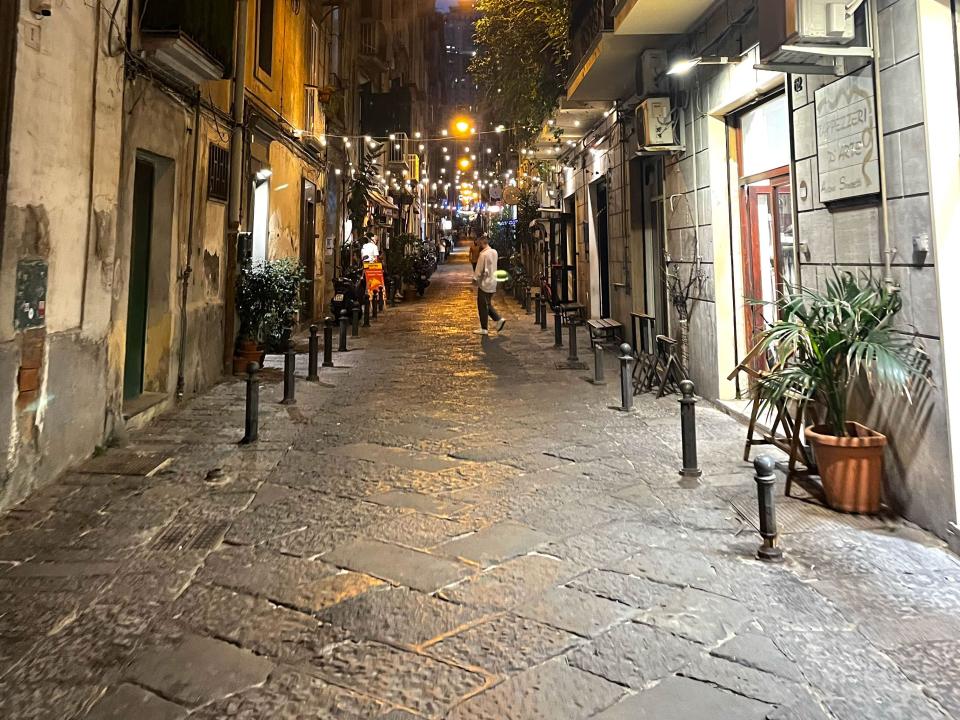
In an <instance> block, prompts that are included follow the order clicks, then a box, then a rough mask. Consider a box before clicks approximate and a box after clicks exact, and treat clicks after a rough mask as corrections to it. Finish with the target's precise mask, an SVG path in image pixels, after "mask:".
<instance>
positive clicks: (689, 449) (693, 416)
mask: <svg viewBox="0 0 960 720" xmlns="http://www.w3.org/2000/svg"><path fill="white" fill-rule="evenodd" d="M695 392H696V388H695V387H694V385H693V381H692V380H683V381H681V382H680V394H681V396H682V397H681V398H680V445H681V447H682V448H683V469H682V470H681V471H680V474H681V475H682V476H683V477H684V478H699V477H700V476H701V475H703V473H702V472H701V471H700V465H699V463H698V462H697V398H696V395H695V394H694V393H695Z"/></svg>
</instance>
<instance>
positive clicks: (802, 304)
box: [755, 271, 926, 513]
mask: <svg viewBox="0 0 960 720" xmlns="http://www.w3.org/2000/svg"><path fill="white" fill-rule="evenodd" d="M775 304H776V306H777V307H778V309H779V319H778V320H776V321H775V322H773V323H772V324H771V326H770V327H769V329H768V330H767V331H766V332H765V333H764V334H763V335H762V337H761V339H760V341H759V346H760V349H761V350H762V351H763V354H764V355H765V356H766V357H768V358H769V359H770V366H771V370H770V371H769V372H768V373H766V374H765V375H764V376H762V377H761V378H760V380H759V381H758V383H757V385H756V387H755V392H756V394H757V401H758V402H760V403H761V409H764V410H770V411H773V412H775V411H776V407H777V406H778V405H779V404H780V403H781V402H784V401H786V400H789V399H790V398H794V397H804V398H808V399H809V400H811V401H813V402H814V403H815V405H816V406H817V407H818V408H819V409H822V411H823V416H824V417H823V419H824V422H823V423H822V424H815V425H811V426H810V427H807V428H806V429H805V436H806V439H807V442H808V443H809V444H810V446H811V447H812V449H813V452H814V456H815V458H816V461H817V466H818V468H819V471H820V477H821V481H822V483H823V489H824V494H825V496H826V499H827V503H828V504H829V505H830V506H831V507H833V508H834V509H837V510H842V511H846V512H856V513H875V512H877V511H878V510H879V509H880V494H881V488H882V481H883V460H884V449H885V447H886V445H887V438H886V436H884V435H883V434H881V433H879V432H877V431H876V430H873V429H871V428H868V427H866V426H864V425H862V424H860V423H858V422H855V421H854V420H852V419H851V417H850V416H849V412H848V408H849V400H850V395H851V391H852V390H853V388H854V386H855V385H856V384H857V383H858V382H860V381H861V380H865V381H866V383H867V384H868V386H869V387H870V389H872V390H875V391H876V390H880V391H889V392H893V393H897V394H899V395H902V396H905V397H906V398H907V400H908V401H909V400H910V393H911V388H912V387H913V385H914V383H915V381H918V380H919V381H925V380H926V375H925V373H924V372H923V371H922V370H921V368H923V367H925V360H926V355H925V352H924V351H923V349H922V348H920V347H918V346H917V344H916V343H915V341H914V338H912V337H910V336H909V335H906V334H903V333H902V332H900V331H898V330H896V329H895V328H894V326H893V319H894V317H895V316H896V314H897V313H898V312H900V309H901V308H902V305H903V301H902V299H901V297H900V293H899V291H898V290H896V289H891V288H888V287H886V286H885V285H884V284H883V283H881V282H879V281H877V280H875V279H872V278H869V277H865V276H864V277H862V278H861V279H859V280H858V279H857V278H855V277H854V276H853V275H852V274H851V273H848V272H843V273H838V272H836V271H835V272H834V276H833V278H831V279H829V280H827V281H826V284H825V290H824V291H822V292H821V291H818V290H813V289H807V288H804V289H802V290H800V291H788V292H786V293H784V295H783V296H781V298H780V299H779V300H778V301H777V302H776V303H775Z"/></svg>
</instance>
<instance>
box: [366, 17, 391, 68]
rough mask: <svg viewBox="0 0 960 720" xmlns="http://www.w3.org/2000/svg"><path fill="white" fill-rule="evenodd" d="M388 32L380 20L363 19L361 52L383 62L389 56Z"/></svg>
mask: <svg viewBox="0 0 960 720" xmlns="http://www.w3.org/2000/svg"><path fill="white" fill-rule="evenodd" d="M386 46H387V34H386V32H385V31H384V28H383V23H382V22H380V21H379V20H363V21H361V23H360V54H361V55H363V56H366V57H371V58H375V59H377V60H379V61H381V62H383V61H385V60H386V58H387V50H386Z"/></svg>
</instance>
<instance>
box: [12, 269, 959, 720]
mask: <svg viewBox="0 0 960 720" xmlns="http://www.w3.org/2000/svg"><path fill="white" fill-rule="evenodd" d="M497 303H498V307H500V308H502V309H506V313H505V317H507V326H506V328H505V330H504V332H503V333H502V334H501V335H497V334H496V333H493V332H492V333H491V336H490V337H489V338H480V337H479V336H477V335H474V334H472V330H473V329H474V328H475V326H476V317H475V315H476V307H475V297H474V288H473V286H472V284H471V283H470V280H469V265H468V264H467V263H466V258H465V256H464V255H463V254H458V255H456V256H455V257H454V259H453V262H451V264H449V265H445V266H441V268H440V270H439V271H438V273H437V274H436V276H435V281H434V284H433V286H432V287H431V288H430V289H429V290H428V292H427V296H426V298H425V299H423V300H417V299H413V300H409V301H408V302H406V303H404V304H402V305H401V306H398V307H396V308H388V309H387V311H386V312H385V313H384V314H383V315H381V316H380V317H379V318H378V319H377V320H376V321H375V322H374V324H373V327H372V328H371V329H369V330H366V329H365V330H364V331H363V333H362V337H361V338H359V339H351V350H350V352H348V353H345V354H343V353H339V354H336V355H335V363H336V366H337V367H335V368H332V369H328V368H325V369H323V370H322V371H321V373H320V375H321V382H320V383H319V384H310V383H307V382H306V381H304V380H302V377H303V376H305V374H306V372H305V371H306V357H305V355H301V356H300V358H299V362H300V363H301V365H302V366H301V368H300V370H301V372H300V377H301V379H300V381H298V385H297V398H298V403H297V404H296V405H290V406H281V405H280V404H279V402H278V400H279V399H280V395H281V384H280V382H279V380H280V374H279V372H278V371H277V370H276V369H275V368H276V367H278V364H277V363H276V360H277V358H271V361H270V362H269V363H268V364H269V365H271V366H272V368H270V369H268V370H266V371H265V372H264V373H263V377H264V390H263V394H262V397H261V408H262V409H261V430H260V441H259V442H258V443H257V444H255V445H253V446H249V447H241V446H239V445H238V444H237V441H238V440H239V439H240V437H241V435H242V433H243V430H242V426H243V402H242V398H243V392H244V386H243V383H242V382H240V381H239V380H235V381H230V382H226V383H223V384H221V385H219V386H217V387H216V388H215V389H214V390H213V391H211V392H209V393H207V394H205V395H203V396H202V397H198V398H196V399H193V400H191V401H189V402H187V403H185V404H184V405H183V406H181V407H180V408H178V409H177V410H176V411H174V412H172V413H170V414H167V415H165V416H163V417H161V418H160V419H159V420H157V421H155V422H154V423H153V424H151V425H150V426H148V427H147V428H146V429H144V430H142V431H139V432H136V433H133V434H132V435H131V436H130V437H129V438H128V442H127V443H126V444H125V445H124V446H123V447H119V448H113V449H110V450H108V451H107V452H106V453H105V454H103V455H101V456H99V457H97V458H95V459H94V461H92V463H93V464H92V465H88V466H87V467H86V470H87V471H86V472H83V471H79V470H78V471H75V472H73V473H71V474H68V475H67V476H65V477H63V478H62V480H61V481H60V482H59V483H57V484H56V485H54V486H52V487H48V488H46V489H44V490H42V491H40V492H38V493H36V494H34V495H33V496H32V497H30V498H29V499H28V500H27V501H26V502H24V503H22V504H21V505H19V506H17V507H16V508H15V509H14V510H13V511H11V512H9V513H7V514H6V515H4V516H3V517H2V518H0V641H2V642H0V717H3V718H9V719H11V720H26V719H27V718H44V719H50V720H53V719H58V720H59V719H66V718H95V719H97V720H103V719H105V718H116V719H130V718H133V719H136V720H153V719H162V720H175V719H177V718H184V717H189V718H191V719H197V720H199V719H208V718H209V719H213V718H249V719H251V720H252V719H254V718H270V719H275V718H306V717H311V718H338V719H339V718H344V719H351V720H353V719H356V718H392V719H393V720H399V719H400V718H451V719H452V720H453V719H455V720H466V719H478V720H479V719H484V720H503V719H507V718H510V719H517V720H533V719H535V718H543V719H545V720H580V719H581V718H592V717H596V718H602V719H603V720H615V719H616V720H621V719H622V720H627V719H629V720H642V719H647V718H656V719H658V720H674V719H676V718H684V719H685V720H728V719H729V720H753V719H756V720H762V719H767V720H827V719H828V718H833V719H835V720H866V719H869V720H872V719H878V720H879V719H890V720H905V719H907V718H909V719H911V720H914V719H915V720H927V719H931V720H932V719H935V718H938V719H941V720H942V719H944V718H950V717H953V718H960V660H958V659H960V564H958V562H957V559H956V557H955V556H953V555H951V554H950V553H949V552H947V551H946V550H944V549H943V548H942V547H941V544H940V543H939V542H936V541H935V540H934V538H933V537H932V536H930V535H928V534H926V533H923V532H920V531H918V530H916V529H913V528H911V527H910V526H908V525H906V524H903V523H900V522H894V521H887V520H879V519H878V520H871V519H863V518H860V519H856V518H849V517H844V516H840V515H836V514H832V513H828V512H826V511H824V510H822V509H821V508H819V507H818V506H815V505H811V504H808V503H802V502H799V501H790V502H789V503H781V506H782V507H783V508H784V516H783V531H784V534H783V545H784V549H785V552H786V556H787V561H786V562H785V563H784V564H783V565H779V566H777V565H767V564H761V563H759V562H758V561H756V560H754V559H753V555H754V552H755V550H756V547H757V545H758V543H759V537H758V535H757V533H756V530H755V529H754V528H753V527H752V526H751V524H750V522H748V521H747V520H746V519H744V518H743V517H742V516H741V515H740V514H739V513H738V512H737V510H736V509H735V505H737V506H739V507H741V508H743V507H746V508H748V509H752V510H753V512H755V508H756V499H755V486H754V483H753V480H752V466H750V465H748V464H746V463H743V462H741V461H740V456H741V454H742V442H743V437H744V429H743V427H742V426H741V425H739V424H738V423H737V422H736V421H735V420H733V419H731V418H730V417H728V416H727V415H724V414H722V413H720V412H718V411H716V410H713V409H711V408H710V407H709V406H707V405H706V404H705V403H701V404H700V406H699V407H698V419H699V432H700V456H701V463H702V466H703V469H704V479H703V484H702V486H700V487H698V488H696V489H684V488H682V487H681V486H680V485H679V483H678V480H679V476H678V474H677V470H678V469H679V467H680V457H679V422H678V405H677V402H676V397H667V398H664V399H662V400H659V401H658V400H655V399H653V398H652V396H639V397H637V398H636V403H637V408H636V411H635V412H634V413H632V414H624V413H620V412H616V411H615V410H613V409H611V406H612V405H616V404H618V403H619V399H618V385H617V383H616V376H615V373H616V359H615V357H614V356H613V355H612V354H609V355H608V366H607V377H608V379H612V380H611V382H610V383H609V384H608V385H606V386H594V385H592V384H590V383H588V382H585V379H584V378H585V376H586V375H588V374H589V370H569V369H559V368H558V363H562V362H563V361H564V360H565V359H566V356H567V351H566V348H564V349H563V350H562V351H560V350H554V349H553V348H552V344H553V333H552V330H548V331H541V330H540V329H539V328H538V327H535V325H534V322H533V316H532V315H525V314H524V313H523V311H522V310H521V309H519V308H518V306H517V304H516V303H515V302H513V301H512V300H507V299H506V298H505V297H502V296H501V297H499V298H498V300H497ZM564 340H565V342H566V338H564ZM217 341H218V342H219V338H218V339H217ZM581 342H582V345H581V350H580V352H581V355H582V356H584V357H586V356H587V346H586V338H581ZM133 452H136V453H140V454H147V455H149V456H151V457H152V456H159V457H160V458H161V459H164V458H169V462H167V463H166V464H163V465H162V467H161V469H160V470H159V471H157V472H155V473H153V474H152V475H151V476H149V477H144V476H143V475H138V474H136V473H134V472H131V474H103V473H102V472H93V470H95V469H96V463H98V462H101V463H102V462H105V461H107V460H110V459H117V460H123V459H124V458H126V459H127V460H129V459H130V458H129V456H130V454H131V453H133ZM121 465H122V463H121ZM780 495H782V492H780V493H778V496H780Z"/></svg>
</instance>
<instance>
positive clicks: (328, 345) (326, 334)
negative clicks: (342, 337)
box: [323, 316, 337, 367]
mask: <svg viewBox="0 0 960 720" xmlns="http://www.w3.org/2000/svg"><path fill="white" fill-rule="evenodd" d="M336 324H337V321H336V320H334V319H333V318H332V317H329V316H328V317H325V318H324V319H323V366H324V367H333V326H334V325H336Z"/></svg>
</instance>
